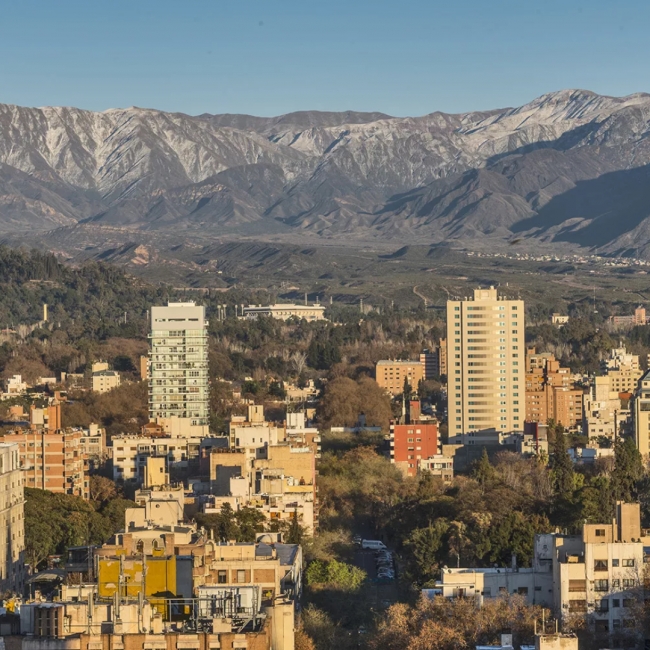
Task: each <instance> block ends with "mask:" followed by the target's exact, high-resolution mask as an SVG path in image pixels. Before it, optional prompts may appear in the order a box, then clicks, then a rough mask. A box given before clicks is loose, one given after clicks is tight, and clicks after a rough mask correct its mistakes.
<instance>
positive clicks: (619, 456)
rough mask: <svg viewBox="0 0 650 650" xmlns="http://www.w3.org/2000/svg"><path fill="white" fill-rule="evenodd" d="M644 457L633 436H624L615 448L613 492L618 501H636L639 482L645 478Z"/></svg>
mask: <svg viewBox="0 0 650 650" xmlns="http://www.w3.org/2000/svg"><path fill="white" fill-rule="evenodd" d="M643 475H644V471H643V459H642V458H641V454H640V453H639V450H638V449H637V448H636V445H635V444H634V440H632V438H624V439H623V440H619V441H618V442H617V443H616V446H615V448H614V469H613V471H612V478H611V483H612V493H613V496H614V499H615V500H617V501H626V502H630V501H636V500H637V498H638V496H639V495H638V488H637V486H638V483H639V481H641V479H642V478H643Z"/></svg>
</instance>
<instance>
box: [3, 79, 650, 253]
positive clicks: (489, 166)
mask: <svg viewBox="0 0 650 650" xmlns="http://www.w3.org/2000/svg"><path fill="white" fill-rule="evenodd" d="M649 134H650V94H647V93H634V94H631V95H628V96H626V97H610V96H604V95H598V94H596V93H593V92H591V91H586V90H571V89H569V90H562V91H557V92H551V93H546V94H544V95H541V96H540V97H538V98H536V99H533V100H532V101H531V102H528V103H526V104H524V105H522V106H519V107H510V108H501V109H493V110H487V111H473V112H469V113H459V114H446V113H441V112H432V113H429V114H427V115H423V116H416V117H394V116H390V115H386V114H384V113H381V112H359V111H341V112H328V111H296V112H293V113H288V114H286V115H280V116H275V117H256V116H251V115H234V114H223V115H212V114H202V115H198V116H191V115H187V114H184V113H178V112H176V113H169V112H163V111H157V110H156V109H149V108H138V107H131V108H127V109H120V108H115V109H108V110H106V111H102V112H93V111H87V110H83V109H76V108H73V107H42V108H26V107H20V106H15V105H9V104H0V233H3V234H9V235H12V234H20V235H21V236H23V238H24V237H28V236H29V233H30V232H35V233H36V232H37V233H41V234H42V233H43V232H46V231H48V230H50V229H53V228H61V227H73V226H74V225H75V224H85V225H87V226H89V227H90V228H92V227H93V226H100V225H105V226H112V227H118V228H126V229H128V230H132V231H134V232H135V233H137V232H161V233H164V232H172V233H178V234H179V235H182V234H183V233H185V234H186V235H188V236H189V234H190V233H193V234H195V235H199V236H203V237H206V238H218V237H222V236H229V237H241V238H247V237H251V236H256V237H259V238H262V239H263V238H265V237H281V236H287V237H289V238H291V239H293V240H296V241H297V240H300V239H301V238H309V239H310V241H312V240H313V239H319V238H320V239H322V240H323V241H326V240H340V241H341V242H342V243H347V244H348V245H354V243H355V242H368V241H377V242H395V243H402V242H403V243H414V242H421V241H427V242H430V243H439V242H458V243H459V244H462V245H464V246H469V247H471V246H472V243H473V242H475V243H476V244H477V245H478V244H479V243H480V245H481V246H489V245H490V242H492V243H494V245H495V246H496V245H501V244H503V243H505V242H508V241H510V240H512V239H514V238H517V239H518V240H519V241H522V242H523V244H524V245H529V246H538V245H553V244H554V243H558V244H559V243H560V242H563V243H565V244H567V245H571V246H574V247H582V248H593V247H594V246H598V248H599V250H600V251H601V252H605V253H610V254H628V255H631V254H639V255H642V256H646V255H648V254H649V253H650V221H648V219H650V196H648V194H649V191H648V190H647V176H646V173H645V168H646V166H648V165H650V138H649V137H648V136H649ZM635 170H636V171H635ZM611 192H623V193H624V195H622V196H621V197H619V200H618V201H617V200H616V197H614V198H612V197H611V196H610V193H611ZM593 197H599V198H598V200H594V198H593ZM603 204H607V208H608V211H607V213H605V214H600V207H601V206H602V205H603ZM99 239H100V234H99V232H98V241H99ZM634 251H636V252H634Z"/></svg>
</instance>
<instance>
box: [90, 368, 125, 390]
mask: <svg viewBox="0 0 650 650" xmlns="http://www.w3.org/2000/svg"><path fill="white" fill-rule="evenodd" d="M92 379H93V384H92V385H93V391H94V392H95V393H108V392H109V391H111V390H113V389H114V388H117V387H118V386H119V385H120V383H121V381H122V380H121V377H120V373H119V372H115V370H99V371H98V372H93V377H92Z"/></svg>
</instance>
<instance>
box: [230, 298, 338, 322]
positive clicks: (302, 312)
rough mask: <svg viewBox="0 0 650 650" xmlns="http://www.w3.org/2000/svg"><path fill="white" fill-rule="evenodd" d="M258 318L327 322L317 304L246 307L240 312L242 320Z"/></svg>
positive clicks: (322, 309)
mask: <svg viewBox="0 0 650 650" xmlns="http://www.w3.org/2000/svg"><path fill="white" fill-rule="evenodd" d="M260 316H268V317H270V318H276V319H278V320H285V321H286V320H289V319H290V318H297V319H299V320H302V319H304V320H306V321H307V322H308V323H312V322H314V321H317V320H327V319H326V318H325V307H324V306H323V305H319V304H313V305H295V304H292V303H282V304H275V305H248V307H244V308H243V310H242V316H241V317H242V318H244V319H247V320H253V319H255V318H259V317H260Z"/></svg>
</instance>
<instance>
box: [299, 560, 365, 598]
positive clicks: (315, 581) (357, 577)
mask: <svg viewBox="0 0 650 650" xmlns="http://www.w3.org/2000/svg"><path fill="white" fill-rule="evenodd" d="M366 577H367V574H366V572H365V571H363V570H362V569H360V568H359V567H356V566H354V565H352V564H346V563H345V562H339V561H338V560H331V561H330V562H321V561H320V560H314V561H313V562H311V563H310V565H309V566H308V567H307V573H306V578H307V584H308V585H310V586H314V585H327V586H328V587H330V588H332V587H333V588H335V589H340V590H341V591H356V590H357V589H358V588H359V587H360V586H361V584H362V583H363V581H364V580H365V579H366Z"/></svg>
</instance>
